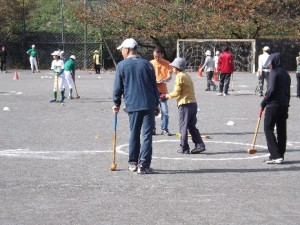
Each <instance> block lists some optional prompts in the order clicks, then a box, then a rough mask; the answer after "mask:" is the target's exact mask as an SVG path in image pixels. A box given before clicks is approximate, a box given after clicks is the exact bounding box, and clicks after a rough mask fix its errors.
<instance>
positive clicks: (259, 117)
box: [247, 108, 264, 154]
mask: <svg viewBox="0 0 300 225" xmlns="http://www.w3.org/2000/svg"><path fill="white" fill-rule="evenodd" d="M263 111H264V110H263V108H261V109H260V111H259V116H258V120H257V124H256V129H255V133H254V138H253V142H252V147H251V148H248V149H247V153H248V154H255V153H256V152H257V151H256V149H255V143H256V137H257V133H258V129H259V125H260V121H261V115H262V112H263Z"/></svg>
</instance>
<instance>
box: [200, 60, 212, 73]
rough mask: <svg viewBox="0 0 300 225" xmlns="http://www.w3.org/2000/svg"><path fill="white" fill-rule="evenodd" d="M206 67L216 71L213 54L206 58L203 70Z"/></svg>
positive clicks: (207, 69) (208, 69)
mask: <svg viewBox="0 0 300 225" xmlns="http://www.w3.org/2000/svg"><path fill="white" fill-rule="evenodd" d="M204 68H206V71H207V72H209V71H214V68H215V61H214V59H213V58H212V57H211V56H206V58H205V62H204V64H203V66H202V68H201V70H203V69H204Z"/></svg>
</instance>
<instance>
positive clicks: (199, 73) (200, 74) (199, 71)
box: [198, 65, 202, 77]
mask: <svg viewBox="0 0 300 225" xmlns="http://www.w3.org/2000/svg"><path fill="white" fill-rule="evenodd" d="M201 67H202V66H201V65H199V67H198V76H199V77H202V70H201Z"/></svg>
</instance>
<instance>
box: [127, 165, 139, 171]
mask: <svg viewBox="0 0 300 225" xmlns="http://www.w3.org/2000/svg"><path fill="white" fill-rule="evenodd" d="M128 170H129V171H131V172H136V171H137V170H138V166H137V163H129V165H128Z"/></svg>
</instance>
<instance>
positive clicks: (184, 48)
mask: <svg viewBox="0 0 300 225" xmlns="http://www.w3.org/2000/svg"><path fill="white" fill-rule="evenodd" d="M224 45H228V46H229V47H230V52H231V53H232V54H233V56H234V66H235V71H239V72H252V73H255V49H256V48H255V45H256V42H255V40H254V39H178V40H177V57H182V58H184V59H186V61H187V69H188V70H190V71H196V70H197V69H198V67H199V65H203V63H204V61H205V55H204V53H205V52H206V50H210V51H211V52H212V56H214V55H215V53H216V51H219V52H220V53H221V52H222V47H223V46H224Z"/></svg>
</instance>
